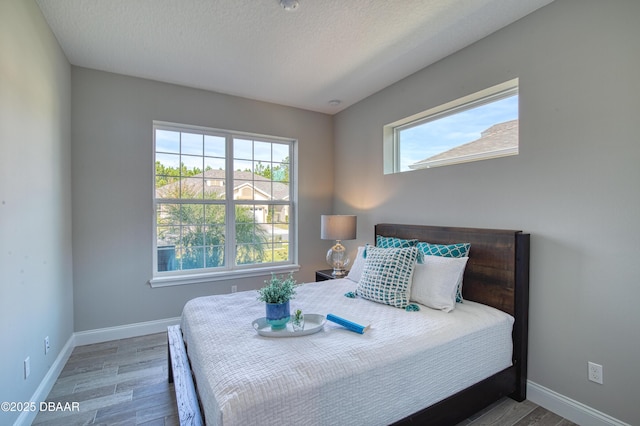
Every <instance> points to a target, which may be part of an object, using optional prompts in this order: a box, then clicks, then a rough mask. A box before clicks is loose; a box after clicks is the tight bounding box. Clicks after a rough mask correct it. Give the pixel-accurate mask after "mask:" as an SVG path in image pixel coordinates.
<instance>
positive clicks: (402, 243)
mask: <svg viewBox="0 0 640 426" xmlns="http://www.w3.org/2000/svg"><path fill="white" fill-rule="evenodd" d="M417 244H418V240H403V239H402V238H396V237H383V236H381V235H376V246H377V247H380V248H404V247H415V246H416V245H417Z"/></svg>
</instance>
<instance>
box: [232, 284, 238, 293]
mask: <svg viewBox="0 0 640 426" xmlns="http://www.w3.org/2000/svg"><path fill="white" fill-rule="evenodd" d="M236 291H238V286H237V285H232V286H231V293H235V292H236Z"/></svg>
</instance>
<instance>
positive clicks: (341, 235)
mask: <svg viewBox="0 0 640 426" xmlns="http://www.w3.org/2000/svg"><path fill="white" fill-rule="evenodd" d="M321 219H322V221H321V226H320V238H322V239H323V240H355V239H356V228H357V221H356V216H355V215H326V214H323V215H322V216H321Z"/></svg>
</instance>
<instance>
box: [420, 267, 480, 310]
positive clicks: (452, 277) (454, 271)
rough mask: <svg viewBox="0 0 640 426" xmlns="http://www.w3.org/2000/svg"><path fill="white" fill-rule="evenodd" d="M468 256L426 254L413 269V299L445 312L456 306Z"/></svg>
mask: <svg viewBox="0 0 640 426" xmlns="http://www.w3.org/2000/svg"><path fill="white" fill-rule="evenodd" d="M467 260H469V258H468V257H442V256H424V263H422V264H420V263H418V264H417V265H416V266H415V269H414V271H413V283H412V284H411V300H412V301H414V302H417V303H420V304H421V305H425V306H428V307H430V308H433V309H440V310H442V311H445V312H450V311H452V310H453V309H454V308H455V306H456V290H457V288H458V282H459V281H460V280H461V279H462V275H463V274H464V268H465V267H466V265H467Z"/></svg>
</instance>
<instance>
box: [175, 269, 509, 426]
mask: <svg viewBox="0 0 640 426" xmlns="http://www.w3.org/2000/svg"><path fill="white" fill-rule="evenodd" d="M355 286H356V284H355V283H354V282H352V281H350V280H348V279H340V280H331V281H324V282H319V283H310V284H304V285H302V286H300V287H299V288H298V292H297V293H298V294H297V296H296V298H295V299H294V300H292V301H291V309H292V311H293V310H294V309H296V308H300V309H302V310H303V312H305V313H317V314H322V315H326V314H328V313H333V314H336V315H344V316H347V317H356V318H361V319H362V318H364V319H370V320H371V328H370V329H369V330H368V331H367V332H366V333H365V334H363V335H360V334H357V333H353V332H351V331H348V330H346V329H344V328H342V327H340V326H338V325H336V324H333V323H330V322H327V323H326V324H325V326H324V329H323V330H321V331H320V332H318V333H315V334H312V335H308V336H302V337H292V338H270V337H263V336H260V335H258V334H257V332H256V331H255V330H254V329H253V327H252V325H251V323H252V321H253V320H254V319H257V318H260V317H264V303H261V302H258V301H257V299H256V297H257V292H255V291H249V292H241V293H233V294H227V295H219V296H210V297H201V298H197V299H194V300H191V301H189V302H188V303H187V304H186V305H185V308H184V312H183V315H182V331H183V334H184V338H185V342H186V344H187V351H188V354H189V358H190V361H191V364H192V370H193V372H194V374H195V377H196V382H197V383H196V385H197V388H198V393H199V395H200V399H201V403H202V406H203V414H204V416H205V420H206V423H207V424H209V425H221V426H222V425H224V426H231V425H243V426H247V425H261V426H267V425H305V426H308V425H366V426H370V425H386V424H389V423H392V422H394V421H397V420H399V419H401V418H403V417H405V416H407V415H409V414H411V413H414V412H416V411H419V410H420V409H422V408H425V407H427V406H429V405H432V404H433V403H436V402H438V401H440V400H442V399H444V398H446V397H448V396H450V395H452V394H454V393H456V392H458V391H460V390H462V389H464V388H466V387H468V386H470V385H472V384H474V383H476V382H478V381H480V380H482V379H484V378H486V377H488V376H490V375H492V374H494V373H497V372H499V371H501V370H503V369H504V368H507V367H509V366H510V365H511V353H512V341H511V329H512V325H513V318H512V317H511V316H509V315H507V314H505V313H504V312H501V311H499V310H496V309H493V308H490V307H487V306H484V305H481V304H477V303H474V302H470V301H465V302H464V303H463V304H457V305H456V309H455V310H454V311H452V312H450V313H445V312H441V311H436V310H433V309H429V308H427V307H424V306H421V309H420V311H417V312H407V311H405V310H403V309H398V308H393V307H390V306H386V305H382V304H379V303H374V302H371V301H368V300H364V299H360V298H356V299H350V298H347V297H345V296H344V294H345V293H346V292H348V291H353V290H354V289H355Z"/></svg>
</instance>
